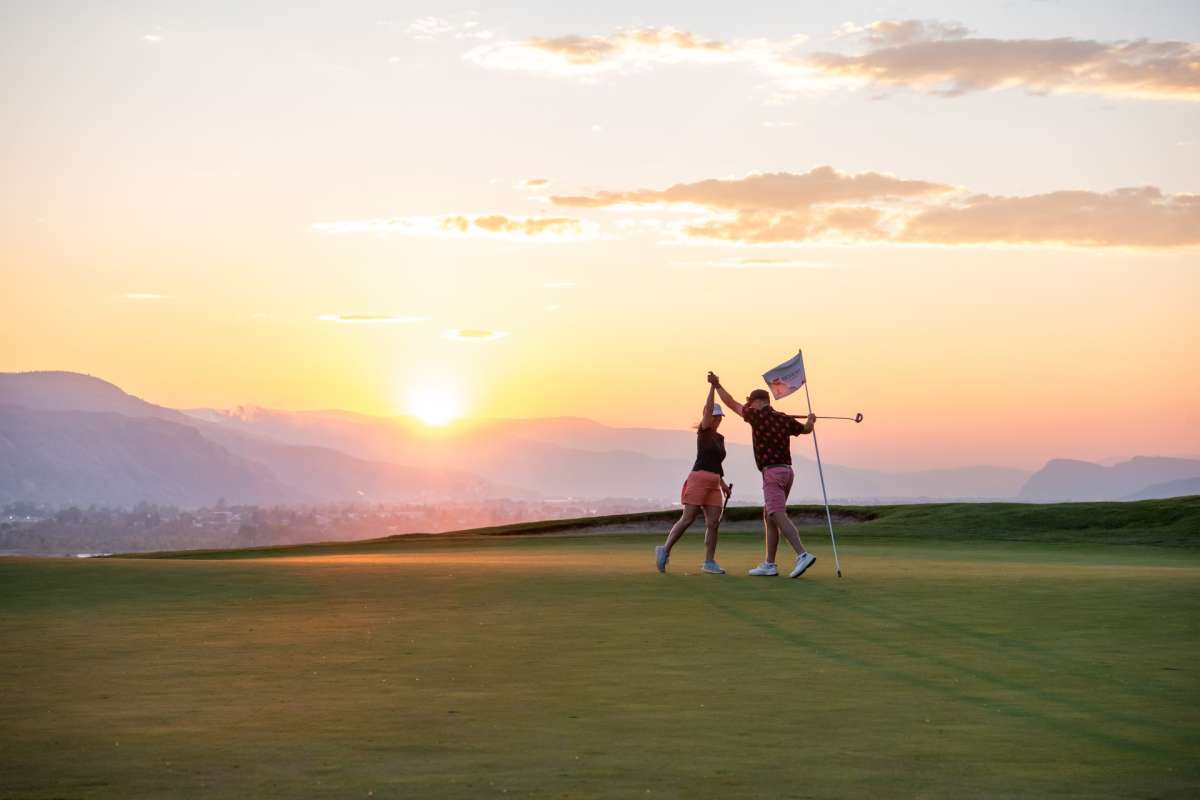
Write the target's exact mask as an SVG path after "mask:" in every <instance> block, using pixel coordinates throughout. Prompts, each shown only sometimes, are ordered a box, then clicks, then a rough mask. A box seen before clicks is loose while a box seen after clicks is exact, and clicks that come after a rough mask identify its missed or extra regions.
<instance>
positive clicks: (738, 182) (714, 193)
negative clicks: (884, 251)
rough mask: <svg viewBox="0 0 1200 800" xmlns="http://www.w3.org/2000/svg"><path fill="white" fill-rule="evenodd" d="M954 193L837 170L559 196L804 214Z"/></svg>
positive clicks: (597, 203) (597, 204) (583, 201)
mask: <svg viewBox="0 0 1200 800" xmlns="http://www.w3.org/2000/svg"><path fill="white" fill-rule="evenodd" d="M951 189H952V187H950V186H946V185H943V184H938V183H930V182H928V181H906V180H901V179H899V178H895V177H892V176H891V175H884V174H883V173H879V172H860V173H858V174H857V175H855V174H851V173H846V172H839V171H838V170H835V169H834V168H833V167H828V166H822V167H816V168H814V169H812V170H810V171H808V172H805V173H801V174H796V173H791V172H768V173H758V174H753V175H749V176H747V177H745V178H732V179H710V180H705V181H698V182H696V183H677V184H675V185H674V186H671V187H669V188H667V189H663V190H656V189H637V190H634V191H630V192H599V193H597V194H594V195H554V196H553V197H551V201H552V202H553V203H554V204H555V205H560V206H573V207H577V208H602V207H605V206H620V205H637V204H655V203H665V204H678V203H691V204H695V205H700V206H707V207H711V208H722V209H737V210H745V209H776V210H779V209H801V208H809V207H811V206H813V205H816V204H818V203H835V202H847V201H864V200H873V199H882V198H893V197H910V196H916V195H924V194H931V193H938V192H946V191H951Z"/></svg>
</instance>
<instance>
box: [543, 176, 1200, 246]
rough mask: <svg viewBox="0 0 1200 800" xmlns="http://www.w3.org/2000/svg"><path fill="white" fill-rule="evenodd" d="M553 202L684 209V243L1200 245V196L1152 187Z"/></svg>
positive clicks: (708, 184) (769, 192)
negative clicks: (690, 216)
mask: <svg viewBox="0 0 1200 800" xmlns="http://www.w3.org/2000/svg"><path fill="white" fill-rule="evenodd" d="M552 201H553V202H554V203H557V204H559V205H562V206H570V207H575V208H605V207H620V206H629V205H639V204H646V205H651V206H656V207H659V208H662V207H666V208H671V207H681V208H684V209H686V210H688V211H689V212H690V213H692V214H693V215H694V218H693V219H692V220H690V221H687V222H684V223H683V224H682V225H680V226H679V228H678V230H679V233H680V235H681V236H682V237H683V238H684V239H685V240H687V239H691V240H707V241H722V242H728V243H733V244H786V243H800V242H831V243H839V242H843V243H861V242H904V243H921V244H943V245H965V244H1019V245H1030V244H1032V245H1065V246H1073V247H1133V248H1164V247H1187V246H1194V245H1198V244H1200V195H1194V194H1174V195H1171V194H1166V193H1164V192H1163V191H1161V190H1160V189H1157V188H1155V187H1152V186H1147V187H1134V188H1124V189H1117V190H1114V191H1111V192H1092V191H1079V190H1073V191H1056V192H1048V193H1044V194H1034V195H1023V196H1010V197H1005V196H994V195H987V194H971V193H968V192H966V191H965V190H963V189H961V188H958V187H953V186H949V185H947V184H941V183H936V182H931V181H921V180H906V179H901V178H897V177H893V176H891V175H886V174H883V173H879V172H863V173H857V174H853V173H845V172H839V171H837V170H835V169H833V168H832V167H828V166H824V167H817V168H815V169H813V170H811V171H809V172H806V173H802V174H795V173H786V172H780V173H769V174H756V175H749V176H747V177H744V178H734V179H712V180H706V181H699V182H696V183H686V184H676V185H675V186H671V187H668V188H666V189H661V190H655V189H635V190H630V191H610V192H599V193H596V194H592V195H577V196H571V195H565V196H555V197H553V198H552Z"/></svg>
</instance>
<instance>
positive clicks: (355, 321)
mask: <svg viewBox="0 0 1200 800" xmlns="http://www.w3.org/2000/svg"><path fill="white" fill-rule="evenodd" d="M317 319H319V320H321V321H322V322H336V323H338V324H340V325H409V324H412V323H414V322H424V321H426V320H427V319H429V317H414V316H397V315H391V314H322V315H321V316H319V317H317Z"/></svg>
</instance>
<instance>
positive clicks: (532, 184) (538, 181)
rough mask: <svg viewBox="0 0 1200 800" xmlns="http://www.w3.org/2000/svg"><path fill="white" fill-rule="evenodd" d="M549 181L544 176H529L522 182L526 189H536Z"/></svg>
mask: <svg viewBox="0 0 1200 800" xmlns="http://www.w3.org/2000/svg"><path fill="white" fill-rule="evenodd" d="M549 183H550V181H549V180H547V179H546V178H530V179H529V180H527V181H525V183H524V184H523V185H524V186H525V187H526V188H528V189H536V188H538V187H540V186H547V185H548V184H549Z"/></svg>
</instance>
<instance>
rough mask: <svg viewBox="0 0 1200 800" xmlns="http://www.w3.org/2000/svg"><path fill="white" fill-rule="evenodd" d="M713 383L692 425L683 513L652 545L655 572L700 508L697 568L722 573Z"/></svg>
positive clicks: (720, 444) (720, 455) (721, 440)
mask: <svg viewBox="0 0 1200 800" xmlns="http://www.w3.org/2000/svg"><path fill="white" fill-rule="evenodd" d="M715 392H716V387H715V386H709V387H708V401H707V402H706V403H705V404H704V418H703V419H702V420H700V424H699V425H697V426H696V463H695V465H694V466H693V467H692V471H691V472H690V473H689V474H688V476H687V480H686V481H684V482H683V495H682V497H681V498H680V500H681V501H682V503H683V514H681V515H680V517H679V521H678V522H676V523H675V525H674V526H673V527H672V528H671V532H670V533H668V534H667V543H666V544H660V545H659V546H658V547H656V548H654V564H655V566H657V567H658V571H659V572H666V571H667V562H668V561H670V560H671V548H672V547H674V546H675V543H676V542H678V541H679V537H680V536H683V532H684V531H686V530H687V529H688V527H689V526H691V524H692V523H693V522H694V521H695V519H696V515H697V514H699V513H700V512H701V511H703V512H704V565H703V566H701V567H700V569H701V571H703V572H707V573H709V574H711V575H724V574H725V570H723V569H721V567H720V565H718V564H717V562H716V561H715V560H714V556H716V553H717V528H718V527H719V526H720V524H721V507H722V505H723V499H724V498H725V497H728V495H729V486H728V485H727V484H726V483H725V478H724V475H725V470H724V469H723V468H722V466H721V464H722V462H724V461H725V437H724V436H722V435H721V434H719V433H717V429H718V428H720V427H721V420H722V419H723V418H724V413H725V412H723V411H722V410H721V407H720V406H719V405H717V404H716V403H714V402H713V396H714V393H715Z"/></svg>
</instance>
